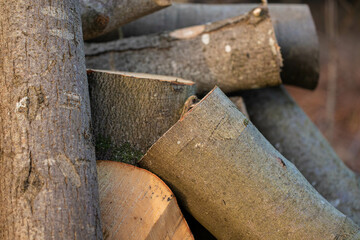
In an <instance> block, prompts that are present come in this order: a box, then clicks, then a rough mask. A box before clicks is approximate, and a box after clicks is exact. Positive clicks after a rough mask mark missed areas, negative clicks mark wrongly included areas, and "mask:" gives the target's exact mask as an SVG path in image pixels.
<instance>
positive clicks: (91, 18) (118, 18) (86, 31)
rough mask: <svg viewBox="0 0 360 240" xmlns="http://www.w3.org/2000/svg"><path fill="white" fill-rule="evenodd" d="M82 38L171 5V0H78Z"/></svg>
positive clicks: (107, 30) (92, 36)
mask: <svg viewBox="0 0 360 240" xmlns="http://www.w3.org/2000/svg"><path fill="white" fill-rule="evenodd" d="M80 3H81V21H82V30H83V35H84V40H88V39H92V38H95V37H98V36H100V35H103V34H106V33H108V32H110V31H112V30H115V29H117V28H119V27H120V26H122V25H124V24H126V23H129V22H131V21H134V20H135V19H138V18H141V17H143V16H145V15H147V14H150V13H153V12H155V11H158V10H160V9H162V8H165V7H168V6H170V5H171V0H131V1H126V0H106V1H100V0H80Z"/></svg>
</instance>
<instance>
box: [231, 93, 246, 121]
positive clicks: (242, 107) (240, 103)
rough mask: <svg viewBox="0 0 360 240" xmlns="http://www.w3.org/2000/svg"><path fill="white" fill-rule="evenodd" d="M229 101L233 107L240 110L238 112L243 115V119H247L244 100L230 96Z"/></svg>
mask: <svg viewBox="0 0 360 240" xmlns="http://www.w3.org/2000/svg"><path fill="white" fill-rule="evenodd" d="M229 99H230V100H231V101H232V102H233V103H234V104H235V106H236V107H237V108H238V109H239V110H240V112H241V113H242V114H244V115H245V117H247V118H249V114H248V112H247V109H246V105H245V102H244V99H243V98H242V97H240V96H232V97H229Z"/></svg>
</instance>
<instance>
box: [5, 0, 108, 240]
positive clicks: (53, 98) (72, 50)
mask: <svg viewBox="0 0 360 240" xmlns="http://www.w3.org/2000/svg"><path fill="white" fill-rule="evenodd" d="M0 34H1V35H0V62H1V64H0V99H1V101H0V128H1V129H0V176H1V178H0V238H1V239H11V240H12V239H101V238H102V233H101V226H100V214H99V206H98V203H99V202H98V185H97V174H96V163H95V152H94V146H93V143H92V137H91V131H90V128H89V127H90V115H91V114H90V105H89V95H88V86H87V80H86V69H85V55H84V50H83V38H82V33H81V20H80V5H79V2H78V1H76V0H64V1H60V0H49V1H40V0H34V1H15V0H10V1H0Z"/></svg>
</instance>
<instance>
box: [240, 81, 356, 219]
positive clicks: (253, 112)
mask: <svg viewBox="0 0 360 240" xmlns="http://www.w3.org/2000/svg"><path fill="white" fill-rule="evenodd" d="M242 95H243V97H244V99H245V103H246V106H247V107H248V111H249V115H250V119H251V121H252V122H253V123H254V124H255V126H256V127H257V128H258V129H259V131H260V132H261V133H262V134H263V135H264V136H265V137H266V139H268V140H269V141H270V143H272V144H273V145H274V146H275V147H276V148H277V149H278V150H279V152H281V153H282V154H283V155H284V156H285V157H286V158H287V159H289V160H290V161H291V162H293V163H294V164H295V166H296V167H297V168H298V169H299V170H300V172H301V173H302V174H303V175H304V176H305V178H306V179H307V180H308V181H309V182H310V183H312V185H313V186H314V187H315V189H316V190H317V191H319V193H320V194H321V195H323V196H324V197H325V198H326V199H327V200H328V201H329V202H330V203H331V204H332V205H333V206H335V207H336V208H337V209H339V210H340V211H341V212H343V213H344V214H346V215H347V216H349V217H350V218H352V219H353V220H354V221H355V222H356V223H357V224H360V204H359V203H360V184H359V183H360V180H359V179H358V178H357V177H356V175H355V174H354V173H353V172H352V171H351V170H350V169H348V168H347V167H346V166H345V165H344V163H343V162H342V161H341V159H339V157H338V156H337V155H336V153H335V152H334V150H333V149H332V147H331V146H330V144H329V143H328V142H327V141H326V139H325V138H324V137H323V135H322V134H321V133H320V131H319V130H318V129H317V127H316V126H315V125H314V124H313V123H312V122H311V120H310V119H309V118H308V117H307V115H306V114H305V113H304V112H303V111H302V109H301V108H300V107H299V106H298V105H297V104H296V102H295V101H294V100H293V99H292V98H291V97H290V96H289V94H288V93H287V92H286V90H285V89H284V88H283V87H280V88H279V87H276V88H268V89H262V90H259V91H248V92H246V93H244V94H242Z"/></svg>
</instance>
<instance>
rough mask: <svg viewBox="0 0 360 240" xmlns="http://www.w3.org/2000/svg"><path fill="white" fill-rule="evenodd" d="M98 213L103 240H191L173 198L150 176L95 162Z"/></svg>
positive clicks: (123, 166)
mask: <svg viewBox="0 0 360 240" xmlns="http://www.w3.org/2000/svg"><path fill="white" fill-rule="evenodd" d="M97 172H98V176H99V192H100V210H101V220H102V228H103V233H104V238H105V239H107V240H119V239H122V240H127V239H128V240H133V239H148V240H160V239H168V240H180V239H181V240H193V239H194V237H193V236H192V234H191V231H190V229H189V226H188V225H187V223H186V221H185V219H184V217H183V215H182V213H181V211H180V209H179V206H178V204H177V202H176V198H175V197H174V194H173V193H172V192H171V190H170V189H169V187H168V186H166V184H165V183H164V182H163V181H161V180H160V179H159V178H158V177H157V176H155V175H154V174H152V173H150V172H148V171H146V170H144V169H141V168H138V167H134V166H131V165H128V164H125V163H118V162H112V161H97Z"/></svg>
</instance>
